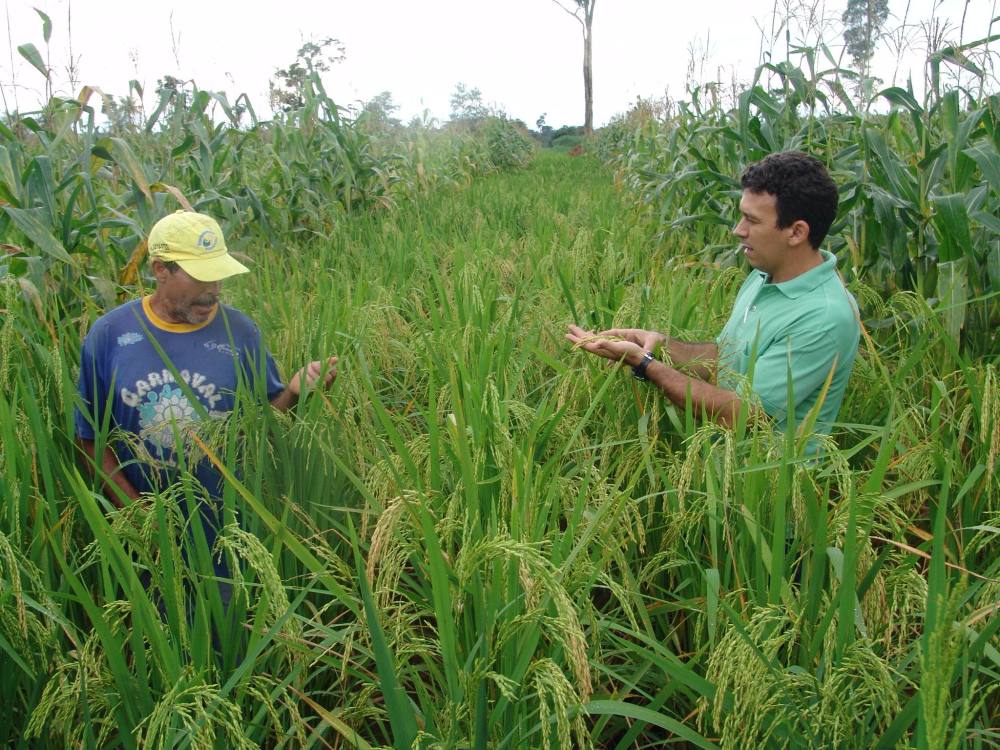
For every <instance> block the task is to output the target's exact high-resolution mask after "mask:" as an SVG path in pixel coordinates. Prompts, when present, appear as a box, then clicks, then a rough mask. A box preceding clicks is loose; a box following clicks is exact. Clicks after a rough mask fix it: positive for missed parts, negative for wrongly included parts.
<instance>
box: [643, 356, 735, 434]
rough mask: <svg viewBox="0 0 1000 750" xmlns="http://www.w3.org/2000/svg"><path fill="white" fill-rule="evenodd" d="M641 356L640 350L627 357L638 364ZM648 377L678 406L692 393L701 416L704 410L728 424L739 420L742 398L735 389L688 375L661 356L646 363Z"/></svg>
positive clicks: (719, 421)
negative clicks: (721, 386)
mask: <svg viewBox="0 0 1000 750" xmlns="http://www.w3.org/2000/svg"><path fill="white" fill-rule="evenodd" d="M642 357H643V352H641V351H640V352H638V353H630V354H629V355H627V356H626V357H625V361H626V362H627V363H628V364H630V365H631V366H633V367H635V366H636V365H638V364H639V363H640V362H642ZM646 379H647V380H649V381H650V382H651V383H654V384H655V385H656V386H657V387H659V389H660V390H661V391H663V392H664V393H665V394H666V396H667V398H669V399H670V400H671V401H673V402H674V403H675V404H677V406H680V407H684V406H686V404H687V402H688V398H689V397H690V399H691V404H692V405H693V406H694V410H695V412H696V413H697V414H698V415H699V416H700V415H702V414H704V415H706V416H707V417H709V418H710V419H713V420H715V421H716V422H718V423H719V424H721V425H725V426H726V427H732V426H733V425H734V424H736V418H737V417H738V416H739V413H740V407H741V405H742V402H741V400H740V397H739V396H738V395H736V393H734V392H733V391H729V390H726V389H725V388H720V387H719V386H717V385H712V384H711V383H707V382H705V381H704V380H702V379H701V378H700V377H693V376H691V375H685V374H684V373H683V372H679V371H677V370H675V369H674V368H673V367H670V366H669V365H667V364H666V363H665V362H660V361H659V360H653V361H652V362H650V363H649V364H648V365H647V366H646Z"/></svg>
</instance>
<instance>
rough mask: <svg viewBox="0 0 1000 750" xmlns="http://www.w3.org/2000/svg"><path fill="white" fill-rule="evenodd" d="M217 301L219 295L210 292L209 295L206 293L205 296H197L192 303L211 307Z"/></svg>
mask: <svg viewBox="0 0 1000 750" xmlns="http://www.w3.org/2000/svg"><path fill="white" fill-rule="evenodd" d="M218 301H219V295H217V294H210V295H207V296H205V297H198V298H197V299H195V300H194V302H193V303H192V304H195V305H203V306H205V307H211V306H212V305H214V304H216V303H217V302H218Z"/></svg>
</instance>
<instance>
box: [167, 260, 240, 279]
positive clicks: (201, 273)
mask: <svg viewBox="0 0 1000 750" xmlns="http://www.w3.org/2000/svg"><path fill="white" fill-rule="evenodd" d="M176 263H177V265H179V266H180V267H181V268H183V269H184V272H185V273H186V274H187V275H188V276H190V277H191V278H192V279H196V280H197V281H222V280H223V279H228V278H229V277H230V276H236V275H237V274H241V273H249V271H250V269H249V268H247V267H246V266H244V265H243V264H242V263H240V262H239V261H238V260H236V258H234V257H233V256H232V255H229V254H228V253H227V254H225V255H220V256H219V257H218V258H208V259H199V260H178V261H176Z"/></svg>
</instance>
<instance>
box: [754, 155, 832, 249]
mask: <svg viewBox="0 0 1000 750" xmlns="http://www.w3.org/2000/svg"><path fill="white" fill-rule="evenodd" d="M740 185H741V186H742V187H743V189H744V190H749V191H750V192H752V193H771V194H772V195H773V196H774V197H775V203H776V205H777V210H778V227H779V228H781V229H784V228H785V227H788V226H791V225H792V224H793V223H795V222H796V221H799V220H800V219H801V220H802V221H804V222H805V223H806V224H808V225H809V244H810V245H812V246H813V247H814V248H816V249H819V246H820V243H821V242H822V241H823V238H824V237H826V233H827V232H829V231H830V225H831V224H833V220H834V219H835V218H836V216H837V198H838V196H837V186H836V185H835V184H834V182H833V180H832V179H831V178H830V173H829V172H827V171H826V167H825V166H823V162H821V161H820V160H819V159H817V158H816V157H815V156H810V155H809V154H804V153H802V152H801V151H782V152H781V153H779V154H771V155H770V156H766V157H764V158H763V159H761V160H760V161H759V162H757V163H756V164H751V165H750V166H748V167H747V168H746V169H745V170H743V176H742V177H741V178H740Z"/></svg>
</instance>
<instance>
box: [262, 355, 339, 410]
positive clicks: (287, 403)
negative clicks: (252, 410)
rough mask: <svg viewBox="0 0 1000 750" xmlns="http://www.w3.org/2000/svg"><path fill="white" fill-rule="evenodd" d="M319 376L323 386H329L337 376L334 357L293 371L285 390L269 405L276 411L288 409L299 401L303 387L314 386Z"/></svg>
mask: <svg viewBox="0 0 1000 750" xmlns="http://www.w3.org/2000/svg"><path fill="white" fill-rule="evenodd" d="M324 371H325V372H324ZM320 377H322V378H323V381H322V382H323V387H324V388H329V387H330V385H331V384H332V383H333V380H334V378H336V377H337V358H336V357H328V358H327V359H326V361H325V362H324V361H323V360H316V361H315V362H310V363H309V364H308V365H306V366H305V367H303V368H302V369H301V370H299V371H298V372H297V373H295V375H293V376H292V379H291V380H290V381H289V382H288V386H287V387H286V388H285V390H283V391H282V392H281V393H279V394H278V395H277V396H275V397H274V398H272V399H271V406H273V407H274V408H275V409H277V410H278V411H288V410H289V409H291V408H292V407H293V406H295V404H297V403H298V402H299V396H301V395H302V389H303V387H304V388H313V387H315V386H316V384H317V383H318V382H319V380H320Z"/></svg>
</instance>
